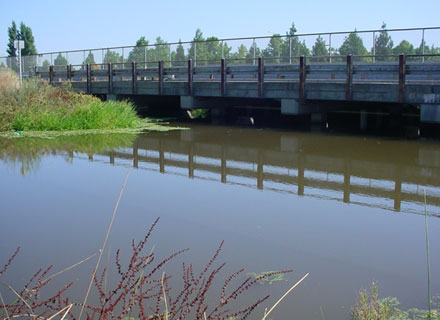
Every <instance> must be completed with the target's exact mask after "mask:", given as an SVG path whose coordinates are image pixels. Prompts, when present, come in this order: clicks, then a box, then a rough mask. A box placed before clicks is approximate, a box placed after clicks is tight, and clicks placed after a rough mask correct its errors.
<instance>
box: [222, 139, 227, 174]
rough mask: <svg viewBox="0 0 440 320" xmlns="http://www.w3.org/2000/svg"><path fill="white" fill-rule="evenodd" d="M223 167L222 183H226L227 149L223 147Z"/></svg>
mask: <svg viewBox="0 0 440 320" xmlns="http://www.w3.org/2000/svg"><path fill="white" fill-rule="evenodd" d="M221 166H222V177H221V180H222V183H226V176H227V172H226V152H225V147H224V146H222V159H221Z"/></svg>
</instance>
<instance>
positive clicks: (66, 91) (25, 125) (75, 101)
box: [0, 69, 164, 136]
mask: <svg viewBox="0 0 440 320" xmlns="http://www.w3.org/2000/svg"><path fill="white" fill-rule="evenodd" d="M161 129H164V128H163V127H161V126H160V125H158V123H157V122H154V121H151V120H148V119H147V120H146V119H141V118H139V117H138V116H137V114H136V111H135V110H134V107H133V105H132V104H131V103H130V102H128V101H101V100H100V99H98V98H96V97H93V96H90V95H85V94H79V93H76V92H74V91H73V90H72V88H71V87H70V86H69V84H65V85H63V86H61V87H54V86H51V85H49V84H48V83H47V82H45V81H42V80H39V79H31V80H26V81H24V82H23V84H22V85H21V86H19V85H18V81H17V77H16V76H15V74H13V73H12V72H10V71H9V70H8V69H0V131H2V132H3V136H5V134H4V133H5V132H7V133H9V134H6V136H8V135H11V133H13V132H20V135H21V134H22V131H23V132H25V133H27V132H34V131H45V132H48V131H57V132H60V131H68V132H71V133H74V132H75V131H77V132H75V133H78V131H82V130H103V131H114V130H119V131H121V130H122V131H124V130H129V131H142V130H161ZM31 135H32V136H36V135H37V134H35V133H33V134H31Z"/></svg>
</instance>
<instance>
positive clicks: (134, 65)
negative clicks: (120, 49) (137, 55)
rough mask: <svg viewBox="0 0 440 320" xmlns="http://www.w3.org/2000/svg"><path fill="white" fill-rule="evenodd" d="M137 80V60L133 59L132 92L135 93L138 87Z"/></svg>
mask: <svg viewBox="0 0 440 320" xmlns="http://www.w3.org/2000/svg"><path fill="white" fill-rule="evenodd" d="M136 81H137V68H136V61H133V62H132V63H131V92H132V93H133V94H135V93H136V91H137V90H136V89H137V86H136Z"/></svg>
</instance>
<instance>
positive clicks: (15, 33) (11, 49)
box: [6, 21, 19, 57]
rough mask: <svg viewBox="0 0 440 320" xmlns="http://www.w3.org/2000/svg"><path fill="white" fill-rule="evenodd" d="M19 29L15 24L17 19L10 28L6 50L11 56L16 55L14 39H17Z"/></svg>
mask: <svg viewBox="0 0 440 320" xmlns="http://www.w3.org/2000/svg"><path fill="white" fill-rule="evenodd" d="M18 34H19V31H18V29H17V25H16V24H15V21H12V25H11V26H10V27H9V28H8V38H9V41H8V48H7V49H6V52H7V53H8V56H9V57H16V56H17V53H16V49H15V47H14V41H15V40H17V37H18Z"/></svg>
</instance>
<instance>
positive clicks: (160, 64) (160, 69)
mask: <svg viewBox="0 0 440 320" xmlns="http://www.w3.org/2000/svg"><path fill="white" fill-rule="evenodd" d="M158 73H159V95H162V94H163V60H160V61H159V65H158Z"/></svg>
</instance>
